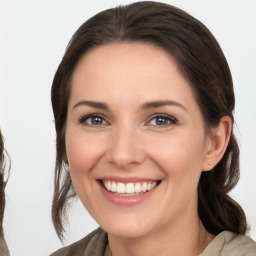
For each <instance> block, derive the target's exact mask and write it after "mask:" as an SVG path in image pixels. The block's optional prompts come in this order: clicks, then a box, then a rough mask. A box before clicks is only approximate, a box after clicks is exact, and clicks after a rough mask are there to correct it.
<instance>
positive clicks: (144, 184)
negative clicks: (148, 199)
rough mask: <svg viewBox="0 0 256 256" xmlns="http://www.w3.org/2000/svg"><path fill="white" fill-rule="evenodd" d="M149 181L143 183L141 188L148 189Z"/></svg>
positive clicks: (143, 190)
mask: <svg viewBox="0 0 256 256" xmlns="http://www.w3.org/2000/svg"><path fill="white" fill-rule="evenodd" d="M147 186H148V185H147V182H144V183H143V184H142V188H141V191H142V192H146V191H147Z"/></svg>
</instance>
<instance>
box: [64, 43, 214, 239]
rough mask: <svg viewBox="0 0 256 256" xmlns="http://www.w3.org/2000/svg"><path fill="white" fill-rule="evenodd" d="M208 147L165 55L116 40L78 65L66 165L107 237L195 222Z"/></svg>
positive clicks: (188, 93)
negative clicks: (198, 185)
mask: <svg viewBox="0 0 256 256" xmlns="http://www.w3.org/2000/svg"><path fill="white" fill-rule="evenodd" d="M210 144H211V143H210V139H209V138H208V136H207V134H206V131H205V128H204V123H203V117H202V114H201V112H200V109H199V106H198V104H197V102H196V100H195V97H194V95H193V92H192V89H191V87H190V86H189V84H188V82H187V81H186V80H185V79H184V78H183V76H182V75H181V74H180V72H179V70H178V68H177V66H176V63H175V61H174V60H173V59H172V58H171V57H170V56H169V55H167V54H166V53H165V52H164V51H162V50H160V49H158V48H156V47H153V46H150V45H147V44H143V43H119V44H118V43H116V44H109V45H106V46H100V47H98V48H95V49H93V50H91V51H90V52H89V53H87V54H86V55H85V56H84V57H83V58H82V59H81V61H80V62H79V64H78V66H77V68H76V69H75V72H74V74H73V78H72V89H71V95H70V100H69V105H68V117H67V128H66V152H67V160H68V165H69V167H70V173H71V178H72V182H73V185H74V187H75V190H76V192H77V194H78V196H79V198H80V199H81V201H82V203H83V204H84V206H85V207H86V208H87V210H88V211H89V213H90V214H91V215H92V217H93V218H94V219H95V220H96V221H97V222H98V223H99V225H100V226H101V227H102V228H103V229H104V230H106V231H107V232H108V233H109V234H113V235H116V236H120V237H140V236H145V235H147V234H151V233H153V232H157V231H159V230H165V229H171V228H173V227H175V226H176V227H177V226H178V225H181V223H183V224H182V225H189V223H190V222H191V220H195V219H196V218H198V216H197V184H198V181H199V177H200V174H201V171H202V170H207V165H208V163H207V161H206V155H207V151H208V150H209V148H210V147H211V145H210Z"/></svg>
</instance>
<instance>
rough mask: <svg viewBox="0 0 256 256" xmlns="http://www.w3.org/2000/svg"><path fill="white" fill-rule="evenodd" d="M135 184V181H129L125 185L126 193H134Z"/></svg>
mask: <svg viewBox="0 0 256 256" xmlns="http://www.w3.org/2000/svg"><path fill="white" fill-rule="evenodd" d="M134 190H135V189H134V184H133V183H128V184H126V187H125V193H126V194H132V193H134Z"/></svg>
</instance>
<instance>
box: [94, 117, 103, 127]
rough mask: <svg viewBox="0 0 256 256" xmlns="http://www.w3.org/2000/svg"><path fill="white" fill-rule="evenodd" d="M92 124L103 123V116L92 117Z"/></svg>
mask: <svg viewBox="0 0 256 256" xmlns="http://www.w3.org/2000/svg"><path fill="white" fill-rule="evenodd" d="M92 124H96V125H97V124H102V118H100V117H92Z"/></svg>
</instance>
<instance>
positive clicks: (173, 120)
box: [79, 113, 178, 127]
mask: <svg viewBox="0 0 256 256" xmlns="http://www.w3.org/2000/svg"><path fill="white" fill-rule="evenodd" d="M90 118H99V119H101V120H102V122H105V123H104V124H99V125H96V124H88V123H87V122H86V120H88V119H90ZM156 118H162V119H164V120H167V122H168V124H161V125H157V124H156V125H152V124H150V122H151V121H152V120H154V119H156ZM79 123H80V124H84V125H86V126H93V127H96V126H104V125H106V124H108V122H107V121H106V120H105V117H103V116H102V115H101V114H96V113H95V114H89V115H86V116H83V117H81V118H80V119H79ZM177 123H178V121H177V119H176V118H174V117H172V116H169V115H167V114H155V115H154V116H152V117H151V118H150V120H149V121H147V122H146V124H148V125H150V126H162V127H166V126H168V125H173V124H177Z"/></svg>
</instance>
